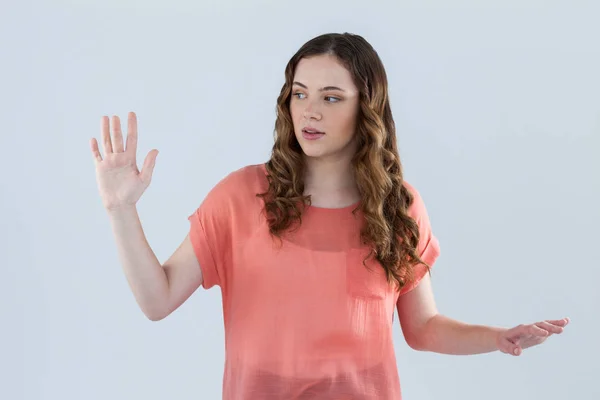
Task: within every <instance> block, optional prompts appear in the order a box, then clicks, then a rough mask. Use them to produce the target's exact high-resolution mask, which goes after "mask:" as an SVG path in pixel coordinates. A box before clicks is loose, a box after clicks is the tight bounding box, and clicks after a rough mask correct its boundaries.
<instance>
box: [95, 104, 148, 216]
mask: <svg viewBox="0 0 600 400" xmlns="http://www.w3.org/2000/svg"><path fill="white" fill-rule="evenodd" d="M111 122H112V124H109V120H108V117H107V116H103V117H102V120H101V137H102V151H103V153H104V157H103V156H102V155H101V154H100V151H99V149H98V141H97V140H96V139H95V138H92V139H91V140H90V147H91V150H92V155H93V157H94V163H95V165H96V180H97V182H98V190H99V192H100V197H101V198H102V203H103V205H104V207H105V208H106V209H108V210H111V209H115V208H119V207H124V206H130V205H134V204H135V203H137V201H138V200H139V199H140V197H141V196H142V194H143V193H144V191H145V190H146V188H148V186H149V185H150V182H151V180H152V171H153V170H154V165H155V163H156V156H157V155H158V150H156V149H154V150H152V151H150V152H149V153H148V155H147V156H146V158H145V160H144V165H143V166H142V170H141V171H140V170H138V167H137V161H136V151H137V140H138V132H137V118H136V115H135V113H133V112H130V113H129V114H128V116H127V146H126V147H124V143H123V133H122V131H121V122H120V120H119V117H117V116H113V117H112V121H111ZM111 125H112V126H111ZM111 127H112V138H111V133H110V130H111V129H110V128H111Z"/></svg>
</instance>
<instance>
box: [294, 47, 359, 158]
mask: <svg viewBox="0 0 600 400" xmlns="http://www.w3.org/2000/svg"><path fill="white" fill-rule="evenodd" d="M358 106H359V92H358V89H357V88H356V86H355V85H354V82H353V81H352V76H351V75H350V72H349V71H348V70H347V69H346V68H345V67H344V66H343V65H342V64H340V63H339V61H338V60H337V58H336V57H335V56H332V55H319V56H314V57H310V58H303V59H302V60H300V62H299V63H298V65H297V67H296V72H295V75H294V79H293V86H292V97H291V99H290V112H291V115H292V121H293V123H294V134H295V135H296V139H297V140H298V143H300V147H302V150H303V151H304V154H306V156H307V157H311V158H319V159H334V160H337V159H348V161H349V160H350V159H352V156H353V155H354V153H355V152H356V145H355V140H354V136H355V135H354V134H355V127H356V117H357V114H358Z"/></svg>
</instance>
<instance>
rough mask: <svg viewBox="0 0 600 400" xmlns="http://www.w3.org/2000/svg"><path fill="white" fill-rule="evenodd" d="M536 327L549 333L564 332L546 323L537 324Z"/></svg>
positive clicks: (556, 326) (560, 328)
mask: <svg viewBox="0 0 600 400" xmlns="http://www.w3.org/2000/svg"><path fill="white" fill-rule="evenodd" d="M536 325H537V326H539V327H540V328H542V329H545V330H547V331H548V332H550V333H562V331H563V330H564V328H563V327H562V326H558V325H554V324H551V323H549V322H546V321H542V322H538V323H537V324H536Z"/></svg>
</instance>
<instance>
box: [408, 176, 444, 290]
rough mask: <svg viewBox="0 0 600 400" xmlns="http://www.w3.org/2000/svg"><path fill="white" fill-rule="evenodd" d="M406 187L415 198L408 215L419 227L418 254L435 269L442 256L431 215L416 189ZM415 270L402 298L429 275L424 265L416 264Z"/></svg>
mask: <svg viewBox="0 0 600 400" xmlns="http://www.w3.org/2000/svg"><path fill="white" fill-rule="evenodd" d="M406 186H407V188H408V189H409V191H410V192H411V193H412V195H413V197H414V200H413V203H412V205H411V206H410V207H409V210H408V214H409V215H410V216H411V217H412V218H413V219H414V220H415V222H416V223H417V225H418V227H419V244H418V248H417V253H418V254H419V257H421V260H423V261H424V262H426V263H427V264H428V265H429V266H430V267H433V264H435V261H436V260H437V258H438V257H439V255H440V244H439V241H438V239H437V237H436V236H435V235H434V234H433V231H432V228H431V222H430V220H429V215H428V213H427V209H426V207H425V203H424V202H423V198H422V197H421V194H420V193H419V192H418V191H417V190H416V189H415V188H414V187H412V186H410V185H408V184H406ZM414 268H415V270H414V280H413V281H412V282H410V283H408V284H407V285H406V286H404V287H403V288H402V290H401V291H400V296H402V295H403V294H406V293H408V292H410V291H411V290H413V289H414V288H416V287H417V285H418V284H419V282H420V281H421V279H423V277H424V276H425V274H427V267H426V266H425V265H424V264H421V263H419V264H416V265H415V266H414Z"/></svg>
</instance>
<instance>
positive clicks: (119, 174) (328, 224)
mask: <svg viewBox="0 0 600 400" xmlns="http://www.w3.org/2000/svg"><path fill="white" fill-rule="evenodd" d="M387 85H388V84H387V77H386V73H385V70H384V67H383V65H382V62H381V60H380V58H379V56H378V55H377V53H376V52H375V50H374V49H373V48H372V47H371V46H370V45H369V44H368V43H367V42H366V41H365V40H364V39H363V38H362V37H360V36H358V35H352V34H327V35H322V36H319V37H316V38H314V39H312V40H310V41H309V42H307V43H306V44H305V45H304V46H302V48H301V49H300V50H299V51H298V52H297V53H296V54H295V55H294V56H293V57H292V59H291V60H290V62H289V63H288V65H287V67H286V70H285V84H284V85H283V88H282V90H281V93H280V95H279V98H278V101H277V120H276V124H275V132H276V138H275V144H274V146H273V151H272V156H271V159H270V160H269V161H268V162H267V163H266V164H261V165H251V166H247V167H245V168H242V169H240V170H237V171H235V172H233V173H231V174H230V175H228V176H227V177H226V178H224V179H223V180H222V181H221V182H219V183H218V184H217V185H216V186H215V187H214V188H213V189H212V190H211V192H210V193H209V194H208V195H207V197H206V198H205V199H204V201H203V202H202V204H201V205H200V206H199V207H198V209H197V210H195V212H194V213H193V214H192V215H190V217H189V221H190V231H189V234H188V235H187V236H186V238H185V239H184V241H183V243H182V244H181V245H180V247H179V248H178V249H177V250H176V251H175V253H174V254H173V255H172V256H171V257H170V258H169V259H168V260H167V261H166V262H165V263H164V264H163V265H161V264H160V263H159V261H158V260H157V258H156V256H155V255H154V253H153V252H152V250H151V248H150V247H149V245H148V244H147V242H146V240H145V236H144V233H143V231H142V227H141V224H140V221H139V218H138V215H137V212H136V206H135V205H136V202H137V201H138V199H139V198H140V196H141V194H142V193H143V192H144V190H145V189H146V188H147V187H148V185H149V184H150V180H151V176H152V171H153V169H154V164H155V160H156V156H157V154H158V152H157V151H156V150H153V151H151V152H150V153H149V154H148V156H147V157H146V159H145V162H144V166H143V168H142V170H141V172H139V171H138V170H137V167H136V160H135V152H136V143H137V124H136V117H135V114H133V113H130V114H129V118H128V135H127V147H126V148H124V146H123V135H122V132H121V129H120V125H119V119H118V118H117V117H113V121H112V122H113V124H112V127H113V138H112V139H111V135H110V133H109V123H108V118H107V117H103V119H102V142H103V146H104V153H105V155H104V158H102V156H101V155H100V153H99V150H98V144H97V142H96V140H95V139H92V141H91V148H92V153H93V155H94V159H95V162H96V168H97V179H98V183H99V189H100V193H101V197H102V200H103V204H104V206H105V208H106V209H107V211H108V214H109V216H110V219H111V222H112V226H113V230H114V235H115V238H116V242H117V246H118V251H119V256H120V260H121V262H122V264H123V268H124V272H125V274H126V276H127V279H128V282H129V284H130V286H131V289H132V291H133V293H134V295H135V298H136V300H137V302H138V304H139V306H140V308H141V309H142V311H143V312H144V313H145V314H146V315H147V316H148V318H150V319H151V320H159V319H162V318H165V317H166V316H167V315H169V314H170V313H171V312H173V310H175V309H176V308H177V307H178V306H179V305H181V304H182V303H183V302H184V301H185V300H186V299H187V298H188V297H189V296H190V295H191V293H192V292H194V290H195V289H196V288H197V287H198V286H200V285H202V286H203V287H204V288H206V289H208V288H210V287H212V286H215V285H218V286H219V287H220V288H221V291H222V296H223V313H224V321H225V333H226V334H225V339H226V340H225V343H226V365H225V373H224V381H223V397H224V398H226V399H263V400H264V399H302V398H315V397H316V398H328V399H329V398H331V399H350V398H351V399H399V398H401V393H400V382H399V377H398V371H397V368H396V360H395V353H394V348H393V340H392V323H393V313H394V309H397V311H398V315H399V319H400V324H401V327H402V331H403V335H404V337H405V339H406V341H407V343H408V344H409V345H410V346H411V347H412V348H413V349H417V350H422V351H433V352H439V353H445V354H477V353H484V352H491V351H495V350H499V351H501V352H503V353H507V354H511V355H516V356H518V355H520V354H521V352H522V350H523V349H525V348H527V347H530V346H533V345H537V344H540V343H542V342H544V341H545V340H546V338H548V336H550V335H552V334H555V333H561V332H562V331H563V328H564V327H565V326H566V325H567V323H568V322H569V320H568V319H567V318H565V319H562V320H556V321H542V322H538V323H534V324H527V325H519V326H517V327H515V328H512V329H505V328H496V327H487V326H478V325H469V324H465V323H462V322H459V321H455V320H452V319H450V318H447V317H445V316H443V315H440V314H439V313H438V312H437V309H436V305H435V302H434V297H433V294H432V289H431V283H430V277H429V273H428V272H429V269H430V268H431V267H432V266H433V264H434V263H435V261H436V259H437V257H438V255H439V253H440V251H439V242H438V240H437V238H436V236H435V235H434V234H433V232H432V229H431V226H430V221H429V218H428V215H427V211H426V208H425V205H424V202H423V199H422V198H421V196H420V195H419V192H418V191H417V190H416V189H415V188H414V187H413V186H411V185H410V184H409V183H407V182H406V181H404V179H403V175H402V166H401V163H400V159H399V155H398V149H397V146H396V135H395V126H394V121H393V118H392V113H391V109H390V102H389V98H388V86H387Z"/></svg>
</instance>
